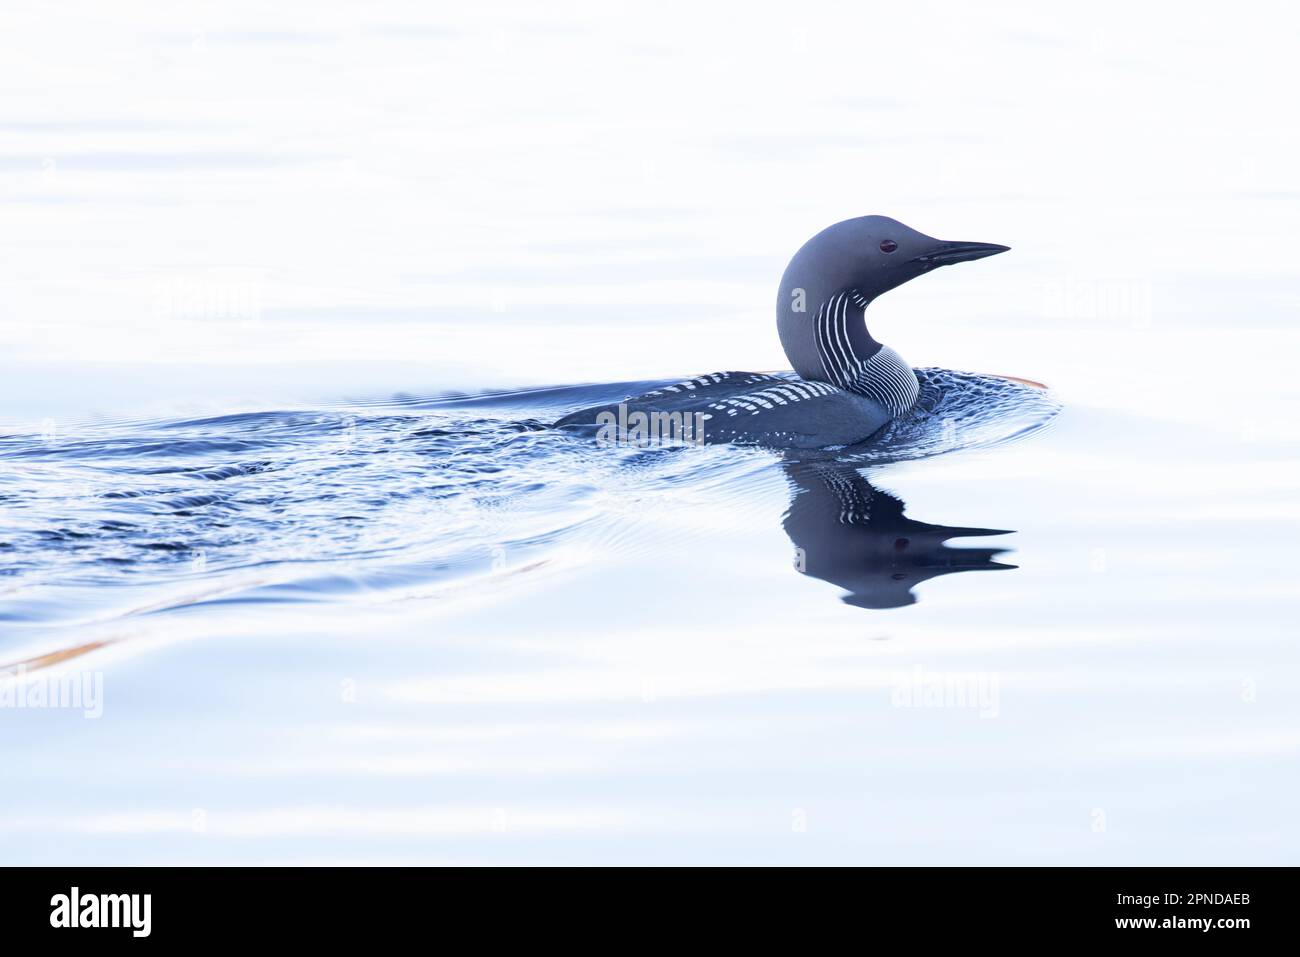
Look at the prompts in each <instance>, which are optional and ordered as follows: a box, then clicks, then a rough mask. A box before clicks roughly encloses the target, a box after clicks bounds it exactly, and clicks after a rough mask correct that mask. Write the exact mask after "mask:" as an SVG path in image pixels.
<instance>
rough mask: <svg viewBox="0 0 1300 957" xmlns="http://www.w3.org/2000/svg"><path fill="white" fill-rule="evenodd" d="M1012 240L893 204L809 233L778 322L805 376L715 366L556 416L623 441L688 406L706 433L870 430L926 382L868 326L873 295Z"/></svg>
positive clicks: (751, 438) (793, 444)
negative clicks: (958, 232)
mask: <svg viewBox="0 0 1300 957" xmlns="http://www.w3.org/2000/svg"><path fill="white" fill-rule="evenodd" d="M1005 249H1006V247H1005V246H994V245H991V244H987V243H945V242H940V241H939V240H936V239H932V238H931V237H929V236H925V235H924V234H922V233H918V232H916V230H913V229H910V228H908V227H907V226H904V225H903V224H902V223H899V222H898V221H896V220H893V219H889V218H887V217H884V216H863V217H859V218H857V219H850V220H845V221H844V222H842V223H836V224H835V225H834V226H830V227H828V228H827V229H824V230H822V231H821V232H820V233H818V234H817V235H816V236H814V237H813V238H812V239H810V240H809V241H808V242H807V243H805V244H804V245H803V247H802V248H801V249H800V250H799V251H798V252H797V253H796V254H795V256H794V258H793V259H792V260H791V261H790V265H789V266H788V267H786V270H785V274H784V275H783V276H782V278H781V286H780V291H779V293H778V297H777V330H778V333H779V335H780V337H781V346H782V348H783V349H784V350H785V354H786V357H787V358H788V359H789V360H790V364H791V365H792V366H793V368H794V370H795V372H796V373H797V375H798V377H799V378H795V379H791V378H785V377H782V376H777V375H772V374H769V373H750V372H717V373H712V374H710V375H705V376H699V377H697V378H694V379H688V380H685V381H683V382H680V383H677V384H675V385H671V386H665V387H662V388H659V389H655V390H653V391H651V392H647V393H644V394H642V395H639V396H635V397H632V398H629V399H627V400H625V401H624V402H621V403H617V404H614V405H607V406H598V407H596V408H591V409H582V410H579V411H577V412H574V413H571V414H569V415H567V416H565V417H564V418H563V419H561V420H560V421H559V422H557V423H556V426H557V427H568V426H583V425H590V426H597V427H599V428H602V429H604V430H605V433H606V435H607V437H609V438H612V439H614V440H616V441H617V440H619V439H620V438H622V437H626V434H627V432H628V431H631V432H632V433H633V434H634V436H635V437H636V438H637V440H638V441H639V440H641V439H643V438H645V437H646V436H647V435H648V436H649V437H651V438H662V437H664V436H662V435H656V434H654V430H653V429H650V428H649V427H648V426H649V425H650V424H653V423H654V422H658V421H660V420H663V421H669V420H670V419H671V417H673V416H676V417H677V419H675V420H672V421H680V420H681V419H682V417H686V421H687V425H688V428H687V429H686V435H685V437H686V438H688V439H689V440H691V441H695V442H700V443H719V442H734V443H744V444H756V445H765V446H771V447H776V448H824V447H827V446H835V445H852V444H857V443H860V442H864V441H866V440H867V439H870V438H871V437H872V436H873V435H874V434H875V433H876V432H878V431H880V429H881V428H882V427H883V426H884V425H886V424H887V423H888V422H889V421H890V420H891V419H892V418H894V417H895V416H899V415H902V414H903V413H905V412H906V411H907V410H909V409H910V408H911V407H912V405H913V403H914V402H915V401H916V398H917V394H918V392H919V386H918V384H917V380H916V375H915V373H914V372H913V371H912V368H911V366H909V365H908V364H907V362H905V361H904V360H903V358H902V357H901V356H899V355H898V353H896V352H895V351H894V350H893V349H890V348H889V347H888V346H886V345H884V344H882V343H880V342H877V341H876V340H875V339H873V338H872V336H871V334H870V332H868V330H867V324H866V310H867V307H868V306H869V305H870V304H871V302H872V301H873V300H874V299H875V298H876V297H877V296H879V295H881V294H882V293H884V292H887V291H889V290H890V289H893V288H894V287H896V286H899V285H901V284H902V283H904V282H907V281H908V280H909V279H912V278H914V277H916V276H919V275H922V274H923V273H925V272H928V271H930V270H931V269H933V268H935V267H936V266H941V265H946V264H948V263H952V262H963V261H966V260H970V259H979V258H983V257H984V256H990V255H993V254H994V253H998V252H1002V251H1004V250H1005ZM629 422H631V423H635V424H634V426H633V428H632V429H631V430H628V429H627V428H626V425H627V423H629ZM643 422H644V423H647V428H645V429H642V427H641V423H643Z"/></svg>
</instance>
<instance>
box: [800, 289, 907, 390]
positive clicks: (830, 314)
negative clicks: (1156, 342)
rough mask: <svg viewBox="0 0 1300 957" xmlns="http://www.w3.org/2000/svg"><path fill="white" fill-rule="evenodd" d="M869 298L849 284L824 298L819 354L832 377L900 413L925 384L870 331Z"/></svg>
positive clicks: (816, 332) (817, 329)
mask: <svg viewBox="0 0 1300 957" xmlns="http://www.w3.org/2000/svg"><path fill="white" fill-rule="evenodd" d="M868 302H869V300H868V299H867V298H866V296H864V295H862V293H860V292H858V291H857V290H856V289H846V290H844V291H842V292H838V293H836V294H835V295H833V296H831V297H830V298H829V299H827V300H826V301H825V302H824V303H822V305H821V307H820V308H819V309H818V310H817V314H816V315H815V316H814V317H813V336H814V341H815V343H816V346H817V355H818V358H820V360H821V364H822V367H823V369H825V372H826V378H827V379H828V380H829V381H830V382H832V383H834V384H835V385H837V386H839V387H840V388H841V389H846V390H848V391H850V392H856V393H858V394H859V395H865V396H869V397H870V398H873V399H875V400H876V401H878V402H880V403H881V404H882V405H883V406H885V408H887V409H889V410H890V411H891V412H893V413H894V414H895V415H900V414H902V413H903V412H906V411H907V410H908V409H910V408H911V407H912V404H913V403H914V402H916V397H917V395H918V394H919V393H920V385H919V384H918V383H917V381H916V374H915V373H914V372H913V371H912V367H911V366H909V365H908V364H907V363H906V362H905V361H904V360H903V357H902V356H900V355H899V354H898V353H897V352H895V351H894V350H893V349H891V348H889V347H888V346H885V345H881V344H880V343H879V342H876V341H875V340H874V339H872V338H871V336H870V334H869V333H868V332H867V326H866V319H865V317H864V316H863V312H864V311H865V310H866V308H867V304H868Z"/></svg>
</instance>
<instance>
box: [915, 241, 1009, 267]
mask: <svg viewBox="0 0 1300 957" xmlns="http://www.w3.org/2000/svg"><path fill="white" fill-rule="evenodd" d="M1010 248H1011V247H1010V246H999V245H998V244H997V243H939V244H938V245H936V246H935V247H934V248H933V249H931V250H930V251H929V252H926V253H923V254H922V255H920V256H917V257H916V258H915V259H914V260H912V261H913V262H916V263H920V264H921V265H923V266H925V267H926V268H933V267H935V266H947V265H950V264H952V263H964V262H970V261H971V260H972V259H983V258H984V257H985V256H996V255H997V254H998V253H1004V252H1006V251H1007V250H1008V249H1010Z"/></svg>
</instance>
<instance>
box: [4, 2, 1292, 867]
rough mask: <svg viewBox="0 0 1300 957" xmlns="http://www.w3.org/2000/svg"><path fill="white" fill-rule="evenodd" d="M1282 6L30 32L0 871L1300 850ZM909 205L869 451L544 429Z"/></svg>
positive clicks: (727, 327)
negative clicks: (917, 396)
mask: <svg viewBox="0 0 1300 957" xmlns="http://www.w3.org/2000/svg"><path fill="white" fill-rule="evenodd" d="M20 6H21V5H20ZM1291 17H1292V14H1290V13H1287V12H1286V11H1283V10H1281V9H1280V8H1279V9H1275V10H1272V11H1270V13H1269V17H1268V22H1267V24H1264V25H1261V23H1260V22H1257V21H1258V19H1259V18H1254V19H1252V16H1251V15H1249V11H1246V12H1243V14H1242V15H1241V16H1239V17H1237V18H1234V20H1233V22H1232V23H1225V22H1224V21H1223V19H1222V18H1221V17H1218V16H1211V15H1209V14H1204V15H1203V14H1199V13H1197V12H1196V11H1185V12H1184V13H1183V14H1182V15H1180V18H1179V22H1178V23H1177V24H1173V25H1171V23H1170V22H1169V18H1168V17H1167V16H1166V15H1164V14H1163V13H1162V12H1161V11H1156V10H1153V11H1151V12H1142V11H1140V10H1135V9H1134V8H1133V6H1132V5H1131V4H1121V3H1118V2H1116V3H1108V2H1103V3H1101V4H1092V5H1089V6H1088V7H1087V8H1086V9H1085V8H1080V9H1079V10H1077V11H1076V10H1058V11H1053V12H1052V13H1051V15H1050V16H1045V15H1044V13H1043V12H1042V11H1041V10H1040V9H1039V6H1038V5H1033V4H1028V3H1026V4H1021V5H1017V4H1011V5H1004V6H1000V7H999V9H998V10H997V11H994V12H990V11H989V10H987V9H985V8H983V7H963V6H960V5H957V4H939V5H937V6H935V7H924V6H923V7H905V8H903V7H895V8H879V9H877V8H870V7H862V8H860V9H858V8H855V9H854V10H852V11H845V9H844V8H843V7H842V5H821V4H818V3H815V2H814V3H809V4H805V5H803V6H801V8H800V11H799V18H798V19H797V20H794V21H792V20H791V19H790V18H787V17H768V16H765V15H763V14H761V13H760V12H758V11H755V10H753V9H750V8H745V9H744V10H734V11H729V10H727V9H725V6H724V7H716V8H715V7H712V6H701V5H698V4H696V5H692V6H690V7H689V8H680V9H677V8H673V7H672V6H671V5H669V6H667V7H665V6H663V5H657V6H656V7H655V8H654V10H653V11H648V12H647V14H646V15H645V16H641V17H635V16H629V15H627V14H626V13H625V12H623V11H621V10H619V11H614V10H609V11H606V10H604V8H599V7H592V8H587V7H585V6H584V5H582V4H580V3H567V2H566V3H561V4H558V5H551V6H550V7H548V9H547V11H546V13H545V15H544V16H543V15H542V14H540V13H537V12H535V11H533V10H532V9H531V8H529V7H528V6H527V5H518V6H514V5H510V4H504V5H501V6H499V7H498V6H493V7H491V8H479V7H475V8H473V9H469V8H467V9H464V10H460V9H456V10H453V9H450V8H449V9H446V10H439V9H433V8H427V7H425V6H421V7H419V8H416V7H405V6H393V7H384V8H367V9H366V10H365V11H359V10H357V9H354V7H353V6H351V5H345V4H334V3H322V4H317V5H316V6H315V7H314V8H313V17H312V21H311V23H304V22H301V21H300V20H295V19H294V15H293V14H292V13H289V12H285V13H273V12H267V11H265V10H263V9H261V8H258V9H257V10H256V11H254V10H253V8H251V7H243V6H240V5H238V4H236V5H226V6H223V7H222V8H220V9H212V10H206V11H201V12H195V11H193V10H189V9H182V8H174V7H173V6H169V5H157V6H156V7H151V8H150V9H149V10H147V11H145V12H143V13H142V14H141V15H140V16H132V17H131V18H129V20H128V19H127V18H121V19H117V18H115V17H114V16H112V15H109V14H106V13H102V12H99V11H93V10H89V9H88V10H86V11H82V12H80V13H79V14H78V15H76V16H71V17H66V18H59V19H54V18H51V17H49V15H48V14H47V13H46V12H44V11H43V10H42V9H40V8H36V7H32V8H31V9H30V10H22V9H20V10H18V11H17V12H16V13H15V14H14V15H13V17H12V20H11V21H10V26H11V28H12V36H11V40H12V42H11V43H9V44H7V46H6V50H7V52H6V57H5V62H4V64H3V66H0V73H3V76H4V79H5V81H6V83H5V89H6V90H7V91H8V92H9V93H10V95H9V96H7V97H5V98H4V99H3V101H2V102H0V213H2V215H0V280H3V281H2V282H0V668H3V670H4V673H5V675H6V677H4V678H0V765H2V766H3V767H4V768H5V774H6V779H5V783H6V788H5V790H4V797H3V798H2V799H0V810H3V813H2V814H0V847H2V848H3V850H2V851H0V860H3V861H4V862H6V863H132V864H145V863H184V862H213V863H236V862H239V863H246V862H253V863H262V862H266V863H270V862H309V863H324V862H358V863H365V862H375V863H378V862H405V863H416V862H429V863H437V862H450V863H493V862H510V863H584V862H618V863H623V862H646V863H704V862H709V863H718V862H732V863H795V862H798V863H864V864H869V863H893V864H927V863H972V864H974V863H993V864H1011V863H1078V864H1191V863H1195V864H1207V863H1225V864H1226V863H1251V864H1256V863H1294V862H1295V859H1296V855H1297V849H1298V848H1300V833H1298V832H1297V826H1296V823H1295V814H1294V807H1293V806H1294V794H1295V792H1296V789H1297V785H1298V784H1300V770H1298V769H1300V761H1298V760H1297V758H1300V677H1298V675H1300V668H1298V665H1300V652H1298V651H1297V646H1296V630H1295V625H1294V622H1295V620H1296V614H1297V591H1298V590H1297V585H1296V575H1295V571H1294V564H1293V561H1292V553H1293V551H1294V543H1295V541H1296V536H1297V533H1300V510H1298V509H1297V507H1296V490H1297V487H1300V430H1297V429H1296V426H1295V422H1296V421H1297V415H1298V414H1300V386H1298V385H1297V382H1296V379H1295V377H1294V375H1293V370H1292V365H1293V364H1294V362H1293V357H1294V355H1295V354H1296V351H1297V349H1298V348H1300V333H1297V331H1296V324H1295V319H1296V306H1295V304H1296V303H1297V302H1300V279H1298V278H1297V275H1296V270H1295V266H1294V262H1293V256H1292V254H1291V249H1292V246H1293V244H1294V237H1295V236H1296V235H1297V234H1300V188H1298V186H1297V182H1296V176H1295V163H1294V161H1293V157H1294V155H1295V152H1296V147H1297V136H1298V135H1300V134H1297V132H1296V130H1295V127H1294V124H1287V123H1281V122H1278V119H1277V118H1278V117H1279V116H1285V115H1289V112H1288V108H1289V106H1290V104H1289V103H1288V102H1287V100H1286V96H1287V93H1288V91H1290V90H1293V89H1295V87H1296V81H1297V77H1296V71H1297V66H1296V60H1295V57H1294V56H1293V55H1292V53H1293V51H1292V50H1291V49H1290V44H1291V37H1292V36H1293V35H1294V30H1288V29H1286V26H1287V25H1288V23H1289V18H1291ZM142 23H143V24H147V28H142V27H141V24H142ZM1291 25H1294V24H1291ZM864 38H867V39H864ZM1207 64H1214V66H1213V68H1207V66H1206V65H1207ZM870 212H878V213H884V214H888V215H892V216H894V217H896V218H899V219H901V220H902V221H904V222H906V223H908V224H909V225H912V226H915V227H916V228H918V229H921V230H922V231H924V232H926V233H928V234H930V235H935V236H938V237H941V238H943V239H955V240H977V241H987V242H997V243H1004V244H1007V245H1010V246H1011V247H1012V251H1011V252H1010V253H1008V254H1006V255H1003V256H998V257H996V258H995V259H992V260H987V261H982V262H979V263H972V264H968V265H962V266H958V267H956V268H952V269H944V270H940V271H938V272H936V273H935V274H934V275H929V276H925V277H923V278H921V279H918V280H917V281H915V282H912V283H909V284H907V285H906V286H904V287H902V288H900V289H898V290H896V291H893V292H891V293H890V294H888V295H887V296H884V297H882V298H881V299H880V300H879V301H878V302H876V303H873V305H872V306H871V312H872V315H873V318H872V332H873V334H874V335H876V337H877V338H879V339H881V341H884V342H887V343H888V344H889V345H890V346H892V347H893V348H895V349H897V350H898V352H899V353H900V354H902V355H903V356H904V357H905V358H906V359H907V360H908V361H909V362H911V363H912V364H913V365H914V366H916V367H929V369H930V370H934V369H969V370H973V372H971V373H960V374H947V373H940V372H934V371H929V372H927V373H926V375H927V382H929V384H930V387H929V389H928V391H927V395H928V396H929V399H927V402H929V403H930V404H929V405H926V406H925V412H924V414H921V415H918V416H916V417H914V418H911V419H909V420H907V421H904V422H902V423H900V425H899V426H898V428H897V429H896V430H895V431H894V432H893V433H891V434H890V435H889V436H888V437H887V440H886V441H885V442H884V443H883V444H882V445H880V446H878V447H874V448H870V449H849V450H836V451H833V452H830V453H825V454H811V453H802V454H798V455H790V454H783V453H779V452H773V451H765V450H761V449H741V448H730V447H721V446H709V447H704V448H695V447H691V448H675V449H655V448H652V449H628V448H612V449H611V448H607V447H601V446H598V445H596V444H595V443H593V442H591V441H589V440H588V439H586V438H584V437H583V436H581V435H576V434H561V433H557V432H554V431H551V430H548V429H546V428H544V425H545V423H547V422H549V421H553V420H554V419H555V418H556V417H558V416H559V415H560V414H561V413H563V412H566V411H568V410H570V409H574V408H578V407H581V406H589V405H592V404H596V403H600V402H605V401H614V400H617V399H619V398H621V397H622V396H624V395H626V394H628V393H632V392H638V391H641V390H643V389H646V388H650V387H652V386H653V385H655V384H658V383H663V382H665V381H668V380H670V379H673V378H676V377H678V376H679V375H681V374H698V373H703V372H710V371H715V370H723V369H752V370H755V371H763V370H772V369H782V368H785V367H786V365H787V362H786V360H785V358H784V356H783V354H782V353H781V350H780V346H779V342H778V341H777V337H776V334H775V328H774V322H773V316H772V297H773V295H774V292H775V288H776V284H777V280H778V277H779V276H780V274H781V270H782V269H783V268H784V266H785V264H786V262H787V261H788V259H789V257H790V255H791V254H792V252H793V251H794V249H796V248H797V247H798V245H799V244H800V243H802V242H803V240H804V239H805V238H807V237H808V236H809V235H811V234H812V233H814V232H816V231H817V230H819V229H821V228H822V227H824V226H825V225H827V224H829V223H831V222H835V221H837V220H840V219H843V218H845V217H847V216H851V215H858V214H863V213H870ZM977 373H978V374H977ZM1000 376H1020V377H1024V378H1027V379H1031V380H1035V381H1041V382H1045V383H1047V384H1048V385H1049V386H1050V391H1043V390H1039V389H1034V388H1031V387H1029V386H1023V385H1018V384H1016V383H1013V382H1009V381H1007V380H1006V379H1003V378H999V377H1000ZM556 383H605V384H603V385H571V386H559V387H557V386H556V385H555V384H556ZM936 403H938V404H936ZM74 692H75V693H76V695H77V696H78V697H76V698H75V700H74V697H73V693H74Z"/></svg>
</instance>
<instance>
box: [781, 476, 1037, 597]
mask: <svg viewBox="0 0 1300 957" xmlns="http://www.w3.org/2000/svg"><path fill="white" fill-rule="evenodd" d="M783 467H784V469H785V472H786V474H787V476H788V477H789V479H790V482H791V484H792V485H793V492H794V497H793V500H792V501H791V503H790V508H789V510H788V511H787V512H786V514H785V518H784V520H783V522H782V524H783V527H784V528H785V532H786V534H787V535H789V536H790V541H791V542H792V543H793V544H794V546H795V567H796V568H798V570H799V571H801V572H802V573H803V574H805V575H811V576H812V577H813V578H820V579H822V580H823V581H827V582H830V583H831V584H833V585H838V586H839V587H840V588H843V589H844V590H845V591H847V592H848V594H847V595H845V596H844V597H843V599H842V600H843V601H844V602H846V603H847V604H850V605H856V606H857V607H859V608H899V607H902V606H904V605H911V604H915V602H916V596H915V595H913V594H912V589H913V588H914V587H915V586H916V585H918V584H919V583H921V582H923V581H926V580H928V579H931V578H937V577H938V576H940V575H950V574H953V573H955V572H970V571H1002V570H1006V569H1011V568H1015V567H1016V566H1015V565H1008V564H1004V563H1001V562H997V561H994V559H995V558H996V557H997V556H999V555H1001V554H1003V553H1004V552H1006V551H1008V549H1005V548H952V547H949V546H948V545H947V544H946V543H947V541H948V540H949V539H951V538H962V537H978V536H984V535H1006V534H1009V533H1010V531H1009V530H1007V529H994V528H960V527H955V526H950V525H928V524H926V523H925V522H917V521H914V520H912V519H910V518H907V517H906V516H904V515H903V507H904V506H903V502H902V501H901V500H899V499H897V498H895V497H894V496H893V495H890V494H889V493H887V492H882V491H880V490H879V489H877V488H874V487H873V486H872V485H871V483H870V482H868V481H867V480H866V478H865V477H863V475H862V473H861V472H859V471H858V470H857V469H856V468H854V467H852V466H850V465H847V464H844V463H842V462H793V461H791V462H786V463H785V464H784V466H783Z"/></svg>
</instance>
